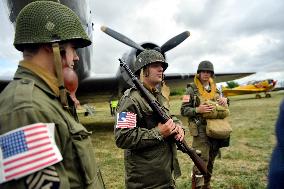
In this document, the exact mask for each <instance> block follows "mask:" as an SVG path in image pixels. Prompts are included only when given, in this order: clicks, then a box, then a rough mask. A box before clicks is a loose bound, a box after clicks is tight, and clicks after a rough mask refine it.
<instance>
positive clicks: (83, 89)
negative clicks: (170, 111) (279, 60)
mask: <svg viewBox="0 0 284 189" xmlns="http://www.w3.org/2000/svg"><path fill="white" fill-rule="evenodd" d="M31 1H32V0H4V2H5V4H6V5H7V7H8V11H9V13H8V14H9V20H10V23H11V24H13V25H14V26H15V21H16V17H17V15H18V13H19V12H20V10H21V9H22V8H23V7H24V6H25V5H26V4H28V3H29V2H31ZM60 3H62V4H64V5H66V6H68V7H69V8H71V9H72V10H74V12H76V13H77V15H78V16H79V18H80V19H81V21H82V23H83V26H84V28H85V30H86V32H87V33H88V35H89V37H90V39H92V33H93V23H92V20H91V18H92V11H91V10H90V4H89V1H88V0H60ZM1 11H3V10H1ZM101 29H102V31H103V32H105V33H106V34H108V35H110V36H111V37H113V38H115V39H117V40H119V41H121V42H123V43H125V44H126V45H128V46H130V47H132V50H130V51H129V52H128V53H125V54H124V55H123V57H122V58H123V59H124V60H125V61H126V63H127V64H128V65H129V67H132V66H133V65H134V62H135V60H136V57H137V55H138V54H139V53H140V52H142V51H143V50H144V49H157V50H159V51H160V52H162V54H163V55H164V56H165V52H167V51H169V50H171V49H173V48H174V47H176V46H177V45H179V44H180V43H181V42H183V41H184V40H185V39H186V38H188V37H189V35H190V33H189V32H188V31H185V32H182V33H181V34H179V35H177V36H175V37H173V38H171V39H170V40H168V41H167V42H166V43H164V44H163V45H162V46H158V45H156V44H154V43H152V42H148V43H142V44H140V45H139V44H137V43H135V42H134V41H132V40H130V39H129V38H128V37H126V36H124V35H122V34H120V33H118V32H116V31H114V30H112V29H110V28H108V27H105V26H103V27H102V28H101ZM94 43H95V42H94ZM78 55H79V58H80V61H79V62H78V63H77V64H75V65H76V66H75V71H76V73H77V75H78V79H79V88H78V90H77V96H79V97H80V96H83V95H85V94H101V95H102V94H104V95H108V96H109V97H110V96H119V95H120V94H121V92H122V91H123V90H125V89H126V88H128V87H129V86H130V85H131V82H130V80H129V78H128V76H127V75H126V73H125V72H124V70H123V69H121V68H120V69H119V70H118V71H117V74H116V75H114V76H112V77H96V76H95V77H90V71H91V65H92V64H95V62H94V59H93V46H89V47H87V48H83V49H79V50H78ZM251 74H253V73H223V74H220V73H216V74H215V75H216V76H217V81H216V82H221V81H230V80H234V79H237V78H241V77H245V76H248V75H251ZM11 78H12V77H11V76H7V78H4V79H2V80H0V91H2V90H3V88H4V87H5V86H6V85H7V84H8V82H9V81H10V80H11ZM193 78H194V74H193V73H186V74H184V73H178V74H173V73H172V74H165V82H166V83H167V85H168V86H169V87H170V88H171V89H175V88H184V87H185V86H186V84H187V83H188V82H191V81H192V80H193Z"/></svg>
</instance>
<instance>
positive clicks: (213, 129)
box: [206, 118, 232, 139]
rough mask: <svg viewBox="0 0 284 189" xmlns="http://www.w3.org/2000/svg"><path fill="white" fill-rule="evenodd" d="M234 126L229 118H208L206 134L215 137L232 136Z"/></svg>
mask: <svg viewBox="0 0 284 189" xmlns="http://www.w3.org/2000/svg"><path fill="white" fill-rule="evenodd" d="M231 132H232V127H231V125H230V123H229V121H228V119H226V118H225V119H207V126H206V135H207V136H209V137H211V138H215V139H226V138H228V137H230V134H231Z"/></svg>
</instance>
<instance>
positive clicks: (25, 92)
mask: <svg viewBox="0 0 284 189" xmlns="http://www.w3.org/2000/svg"><path fill="white" fill-rule="evenodd" d="M34 84H35V83H34V81H33V80H31V79H26V78H24V79H20V80H17V83H16V85H17V87H16V90H15V94H14V103H15V104H17V106H18V107H21V106H27V105H31V102H32V97H33V88H34Z"/></svg>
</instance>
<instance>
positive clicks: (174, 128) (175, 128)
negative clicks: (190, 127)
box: [158, 119, 184, 141]
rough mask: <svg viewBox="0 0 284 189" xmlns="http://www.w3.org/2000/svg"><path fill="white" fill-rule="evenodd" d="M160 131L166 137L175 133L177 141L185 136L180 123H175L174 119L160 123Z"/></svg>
mask: <svg viewBox="0 0 284 189" xmlns="http://www.w3.org/2000/svg"><path fill="white" fill-rule="evenodd" d="M158 128H159V131H160V133H161V135H162V136H163V137H164V138H167V137H168V136H170V135H174V138H175V140H176V141H182V140H183V138H184V131H183V129H182V128H181V126H180V125H179V124H176V123H174V121H173V120H172V119H169V120H168V121H167V122H166V123H164V124H162V123H159V124H158Z"/></svg>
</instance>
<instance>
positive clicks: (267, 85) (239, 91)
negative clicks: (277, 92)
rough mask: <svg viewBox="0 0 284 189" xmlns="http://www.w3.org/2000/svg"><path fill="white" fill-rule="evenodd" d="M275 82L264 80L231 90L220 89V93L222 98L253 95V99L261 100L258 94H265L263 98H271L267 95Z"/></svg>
mask: <svg viewBox="0 0 284 189" xmlns="http://www.w3.org/2000/svg"><path fill="white" fill-rule="evenodd" d="M276 82H277V81H276V80H273V79H266V80H262V81H251V82H248V83H247V85H243V86H238V87H235V88H232V89H229V88H226V87H222V92H223V94H224V96H226V97H227V96H236V95H243V94H255V93H256V96H255V98H261V96H260V93H262V92H263V93H265V97H266V98H269V97H271V94H270V93H269V92H270V91H272V90H273V89H274V88H275V85H276Z"/></svg>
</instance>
